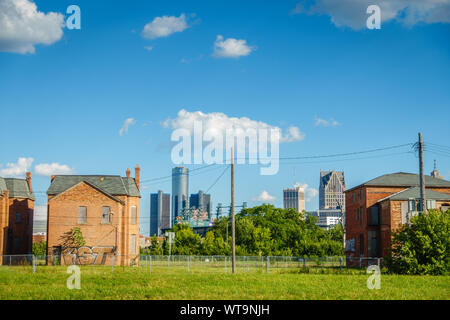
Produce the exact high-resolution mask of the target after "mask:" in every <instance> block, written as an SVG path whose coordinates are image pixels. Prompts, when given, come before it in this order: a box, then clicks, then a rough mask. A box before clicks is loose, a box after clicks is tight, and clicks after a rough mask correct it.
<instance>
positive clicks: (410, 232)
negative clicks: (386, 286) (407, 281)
mask: <svg viewBox="0 0 450 320" xmlns="http://www.w3.org/2000/svg"><path fill="white" fill-rule="evenodd" d="M449 231H450V210H448V211H447V212H442V211H436V210H429V211H428V213H425V214H421V215H418V216H415V217H413V218H412V219H411V225H409V226H408V225H402V226H401V227H400V228H399V229H398V230H397V231H396V232H393V234H392V241H391V248H390V250H389V255H388V257H386V262H387V266H388V268H389V270H390V271H391V272H394V273H401V274H430V275H440V274H448V273H449V272H450V233H449Z"/></svg>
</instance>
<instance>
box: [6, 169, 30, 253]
mask: <svg viewBox="0 0 450 320" xmlns="http://www.w3.org/2000/svg"><path fill="white" fill-rule="evenodd" d="M34 200H35V198H34V195H33V190H32V188H31V173H30V172H27V174H26V179H17V178H1V177H0V255H5V254H14V255H20V254H31V252H32V241H33V213H34Z"/></svg>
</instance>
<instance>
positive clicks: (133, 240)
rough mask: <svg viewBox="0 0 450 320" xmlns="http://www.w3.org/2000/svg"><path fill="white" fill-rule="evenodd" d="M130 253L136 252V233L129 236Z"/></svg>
mask: <svg viewBox="0 0 450 320" xmlns="http://www.w3.org/2000/svg"><path fill="white" fill-rule="evenodd" d="M130 254H136V235H135V234H132V235H131V236H130Z"/></svg>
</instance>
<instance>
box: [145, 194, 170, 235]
mask: <svg viewBox="0 0 450 320" xmlns="http://www.w3.org/2000/svg"><path fill="white" fill-rule="evenodd" d="M170 221H171V220H170V194H167V193H163V192H162V191H161V190H159V191H158V193H152V194H150V236H153V235H155V234H156V235H157V236H161V235H162V232H161V230H162V229H169V228H170Z"/></svg>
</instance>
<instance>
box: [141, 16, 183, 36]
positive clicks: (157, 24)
mask: <svg viewBox="0 0 450 320" xmlns="http://www.w3.org/2000/svg"><path fill="white" fill-rule="evenodd" d="M187 28H189V26H188V23H187V21H186V16H185V15H184V13H182V14H181V15H180V16H179V17H175V16H162V17H156V18H155V19H153V21H152V22H149V23H147V24H146V25H145V26H144V30H142V36H143V37H144V38H147V39H156V38H161V37H168V36H170V35H171V34H173V33H175V32H182V31H184V30H185V29H187Z"/></svg>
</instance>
